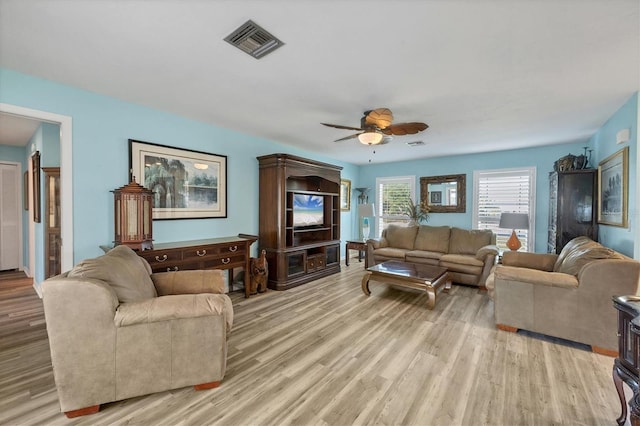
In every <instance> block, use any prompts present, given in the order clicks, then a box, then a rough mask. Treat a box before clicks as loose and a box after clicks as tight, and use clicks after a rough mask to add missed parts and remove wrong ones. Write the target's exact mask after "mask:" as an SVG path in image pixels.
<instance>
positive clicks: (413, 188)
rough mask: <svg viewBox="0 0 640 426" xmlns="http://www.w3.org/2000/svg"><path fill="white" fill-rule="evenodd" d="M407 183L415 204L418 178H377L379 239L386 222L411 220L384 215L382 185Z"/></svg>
mask: <svg viewBox="0 0 640 426" xmlns="http://www.w3.org/2000/svg"><path fill="white" fill-rule="evenodd" d="M398 183H406V184H408V185H409V194H410V196H411V199H412V200H413V202H414V203H415V201H416V177H415V175H413V176H389V177H377V178H376V191H375V208H376V231H375V235H376V237H377V238H380V237H381V236H382V231H383V226H384V222H385V220H391V221H393V222H403V223H408V222H409V218H408V217H407V216H404V215H383V214H382V191H381V190H380V188H381V187H382V185H390V184H398Z"/></svg>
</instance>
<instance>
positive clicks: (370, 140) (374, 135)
mask: <svg viewBox="0 0 640 426" xmlns="http://www.w3.org/2000/svg"><path fill="white" fill-rule="evenodd" d="M382 138H383V135H382V133H379V132H377V131H370V132H364V133H360V134H359V135H358V140H359V141H360V143H362V144H364V145H377V144H379V143H380V142H382Z"/></svg>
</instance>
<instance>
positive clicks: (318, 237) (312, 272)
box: [258, 154, 342, 290]
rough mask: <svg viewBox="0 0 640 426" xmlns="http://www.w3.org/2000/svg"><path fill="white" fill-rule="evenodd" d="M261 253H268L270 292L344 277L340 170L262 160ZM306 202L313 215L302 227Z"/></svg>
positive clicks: (279, 157) (296, 160)
mask: <svg viewBox="0 0 640 426" xmlns="http://www.w3.org/2000/svg"><path fill="white" fill-rule="evenodd" d="M258 162H259V167H260V201H259V206H260V208H259V210H260V219H259V228H260V235H259V249H258V251H259V252H260V251H261V250H266V253H267V262H268V263H269V283H268V287H269V288H271V289H274V290H286V289H288V288H291V287H295V286H298V285H300V284H304V283H306V282H309V281H312V280H315V279H317V278H320V277H323V276H326V275H330V274H334V273H336V272H339V271H340V170H342V167H339V166H334V165H331V164H326V163H321V162H318V161H313V160H308V159H305V158H300V157H296V156H293V155H288V154H272V155H265V156H262V157H258ZM303 200H313V202H314V204H315V207H316V209H315V211H314V212H313V213H312V214H310V216H311V217H310V218H309V222H308V223H304V221H303V219H302V216H303V213H301V210H300V203H301V202H303Z"/></svg>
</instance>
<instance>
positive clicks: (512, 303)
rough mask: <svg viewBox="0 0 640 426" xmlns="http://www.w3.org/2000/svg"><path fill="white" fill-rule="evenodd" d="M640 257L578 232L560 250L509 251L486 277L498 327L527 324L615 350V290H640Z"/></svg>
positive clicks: (623, 292)
mask: <svg viewBox="0 0 640 426" xmlns="http://www.w3.org/2000/svg"><path fill="white" fill-rule="evenodd" d="M639 284H640V262H637V261H635V260H633V259H630V258H628V257H626V256H624V255H622V254H620V253H618V252H616V251H614V250H612V249H610V248H607V247H604V246H603V245H601V244H599V243H597V242H595V241H592V240H590V239H589V238H587V237H578V238H574V239H573V240H571V241H570V242H569V243H568V244H567V245H566V246H565V247H564V248H563V249H562V252H561V253H560V254H559V255H556V254H543V253H521V252H505V253H504V255H503V258H502V264H501V265H497V266H496V267H495V270H494V272H493V273H492V274H491V275H490V276H489V278H488V279H487V289H488V290H489V296H490V297H491V298H493V300H494V307H495V319H496V324H497V325H498V328H501V329H503V330H508V331H517V329H524V330H529V331H533V332H536V333H542V334H546V335H549V336H554V337H559V338H562V339H567V340H572V341H575V342H580V343H584V344H587V345H591V347H592V349H593V351H594V352H599V353H604V354H608V355H614V354H615V353H617V350H618V349H617V348H618V337H617V335H616V333H617V330H618V326H617V314H616V310H615V308H614V307H613V302H612V300H611V298H612V297H613V296H624V295H637V294H638V291H639V289H640V287H639Z"/></svg>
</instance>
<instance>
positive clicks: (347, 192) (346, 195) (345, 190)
mask: <svg viewBox="0 0 640 426" xmlns="http://www.w3.org/2000/svg"><path fill="white" fill-rule="evenodd" d="M340 210H342V211H349V210H351V181H350V180H348V179H340Z"/></svg>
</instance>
